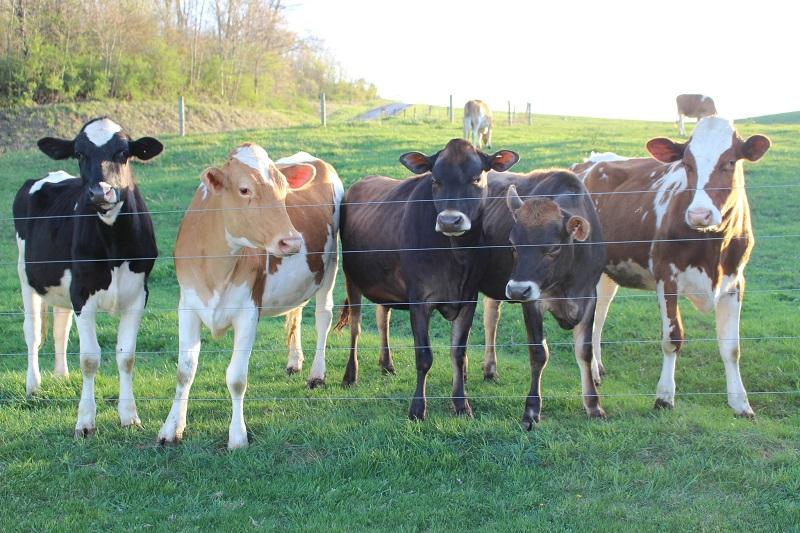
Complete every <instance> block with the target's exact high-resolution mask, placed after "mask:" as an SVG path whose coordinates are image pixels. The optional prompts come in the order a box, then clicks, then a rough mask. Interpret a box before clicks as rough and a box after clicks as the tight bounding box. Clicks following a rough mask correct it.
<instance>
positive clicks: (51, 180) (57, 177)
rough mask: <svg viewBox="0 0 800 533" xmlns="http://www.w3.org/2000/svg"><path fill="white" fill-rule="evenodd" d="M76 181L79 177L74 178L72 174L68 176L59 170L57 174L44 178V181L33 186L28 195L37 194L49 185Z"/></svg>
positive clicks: (39, 181) (41, 180)
mask: <svg viewBox="0 0 800 533" xmlns="http://www.w3.org/2000/svg"><path fill="white" fill-rule="evenodd" d="M74 179H77V176H73V175H72V174H68V173H66V172H64V171H63V170H58V171H56V172H51V173H49V174H48V175H47V176H45V177H44V178H42V179H40V180H38V181H37V182H36V183H34V184H33V185H32V186H31V188H30V190H29V191H28V194H36V193H37V192H38V191H40V190H41V189H42V187H44V186H45V184H47V183H61V182H62V181H65V180H74Z"/></svg>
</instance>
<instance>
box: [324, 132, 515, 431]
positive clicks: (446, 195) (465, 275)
mask: <svg viewBox="0 0 800 533" xmlns="http://www.w3.org/2000/svg"><path fill="white" fill-rule="evenodd" d="M518 159H519V156H517V154H516V153H514V152H511V151H509V150H500V151H499V152H496V153H495V154H493V155H488V154H485V153H483V152H480V151H478V150H476V149H475V147H474V146H473V145H472V144H470V143H469V142H467V141H465V140H463V139H453V140H451V141H450V142H449V143H447V146H446V147H445V148H444V149H443V150H441V151H439V152H437V153H436V154H434V155H432V156H426V155H424V154H421V153H419V152H410V153H407V154H404V155H403V156H401V157H400V162H401V163H403V165H405V167H406V168H408V169H409V170H410V171H411V172H414V173H415V174H418V175H417V176H414V177H411V178H408V179H405V180H394V179H391V178H386V177H383V176H369V177H366V178H364V179H362V180H361V181H359V182H357V183H355V184H354V185H352V186H351V187H350V189H349V190H348V191H347V194H346V195H345V200H344V203H343V204H342V219H341V236H342V256H343V257H342V265H343V267H344V273H345V276H346V280H347V301H348V302H349V304H350V305H349V306H346V307H344V308H343V310H342V318H341V319H340V321H339V324H340V327H341V326H343V325H344V323H345V322H346V321H347V319H348V316H349V323H350V339H351V340H350V342H351V349H350V360H349V361H348V364H347V371H346V372H345V375H344V380H343V384H344V385H351V384H353V383H355V382H356V380H357V377H358V356H357V351H356V350H357V345H358V336H359V334H360V332H361V298H362V294H363V295H364V296H366V297H367V298H369V299H370V300H371V301H373V302H375V303H379V304H382V305H386V306H389V307H392V308H397V309H408V310H409V311H410V315H411V329H412V331H413V334H414V344H415V352H416V366H417V388H416V392H415V393H414V398H413V400H412V401H411V409H410V411H409V418H411V419H412V420H423V419H424V418H425V417H426V414H427V408H426V400H425V379H426V376H427V374H428V370H429V369H430V367H431V364H432V363H433V353H432V352H431V348H430V339H429V336H428V325H429V322H430V319H431V314H432V313H433V311H434V310H436V311H439V313H441V314H442V316H444V317H445V318H446V319H447V320H449V321H450V322H452V324H453V326H452V337H451V338H452V350H451V356H452V362H453V409H454V411H455V412H456V414H460V413H465V414H470V413H471V412H472V409H471V408H470V405H469V402H468V401H467V398H466V393H465V391H464V371H465V369H466V346H465V345H466V343H467V339H468V337H469V330H470V327H471V326H472V317H473V315H474V313H475V303H476V300H477V297H478V283H479V282H480V279H481V277H482V275H483V270H484V268H485V265H486V261H485V259H484V257H485V256H486V255H488V253H487V250H485V249H484V248H483V247H482V246H483V243H484V237H483V229H482V222H483V210H484V206H485V203H486V195H487V189H488V187H487V182H486V173H487V172H488V171H489V170H500V171H502V170H507V169H508V168H510V167H511V166H512V165H513V164H515V163H516V162H517V160H518Z"/></svg>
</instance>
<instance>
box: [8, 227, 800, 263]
mask: <svg viewBox="0 0 800 533" xmlns="http://www.w3.org/2000/svg"><path fill="white" fill-rule="evenodd" d="M798 237H800V234H798V233H785V234H782V235H756V236H754V239H757V240H761V239H790V238H798ZM743 239H747V237H746V236H744V237H731V238H728V237H705V236H698V237H683V238H677V239H641V240H621V241H597V242H587V241H573V242H570V243H567V244H563V246H598V245H608V244H648V243H649V244H654V243H666V242H669V243H674V242H695V241H700V242H708V241H726V242H730V241H734V240H743ZM552 246H553V244H552V243H550V244H517V245H513V244H484V245H478V246H431V247H426V248H382V249H377V250H339V251H338V253H339V254H342V255H343V254H364V253H368V254H374V253H390V252H433V251H445V250H448V251H461V250H486V249H508V248H542V247H546V248H549V247H552ZM334 253H337V252H333V251H330V252H325V251H323V252H305V255H331V254H334ZM253 255H255V256H259V257H269V256H270V254H269V253H267V252H265V253H260V250H259V253H257V254H241V253H240V254H227V255H177V256H176V255H160V256H142V257H115V258H113V259H109V258H104V259H51V260H39V261H25V264H26V265H36V264H51V263H70V264H73V263H106V262H109V261H163V260H166V259H173V260H174V259H181V260H189V259H191V260H197V259H230V258H231V257H252V256H253ZM18 264H19V260H17V261H0V266H3V265H6V266H8V265H18Z"/></svg>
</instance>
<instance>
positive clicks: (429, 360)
mask: <svg viewBox="0 0 800 533" xmlns="http://www.w3.org/2000/svg"><path fill="white" fill-rule="evenodd" d="M431 311H432V309H431V308H430V307H429V306H428V305H426V304H412V305H411V307H410V314H411V331H412V333H413V335H414V355H415V358H416V367H417V388H416V390H415V391H414V398H413V399H412V400H411V408H410V409H409V411H408V418H410V419H411V420H425V418H426V417H427V416H428V407H427V400H426V399H425V380H426V379H427V376H428V371H429V370H430V369H431V365H432V364H433V352H432V351H431V346H430V337H429V334H428V328H429V326H430V321H431Z"/></svg>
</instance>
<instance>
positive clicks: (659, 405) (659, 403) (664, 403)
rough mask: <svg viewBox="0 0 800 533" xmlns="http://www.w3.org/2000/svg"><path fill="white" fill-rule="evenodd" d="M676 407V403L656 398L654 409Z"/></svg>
mask: <svg viewBox="0 0 800 533" xmlns="http://www.w3.org/2000/svg"><path fill="white" fill-rule="evenodd" d="M674 407H675V404H674V403H672V402H670V401H668V400H665V399H663V398H656V404H655V405H654V406H653V408H654V409H672V408H674Z"/></svg>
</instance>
